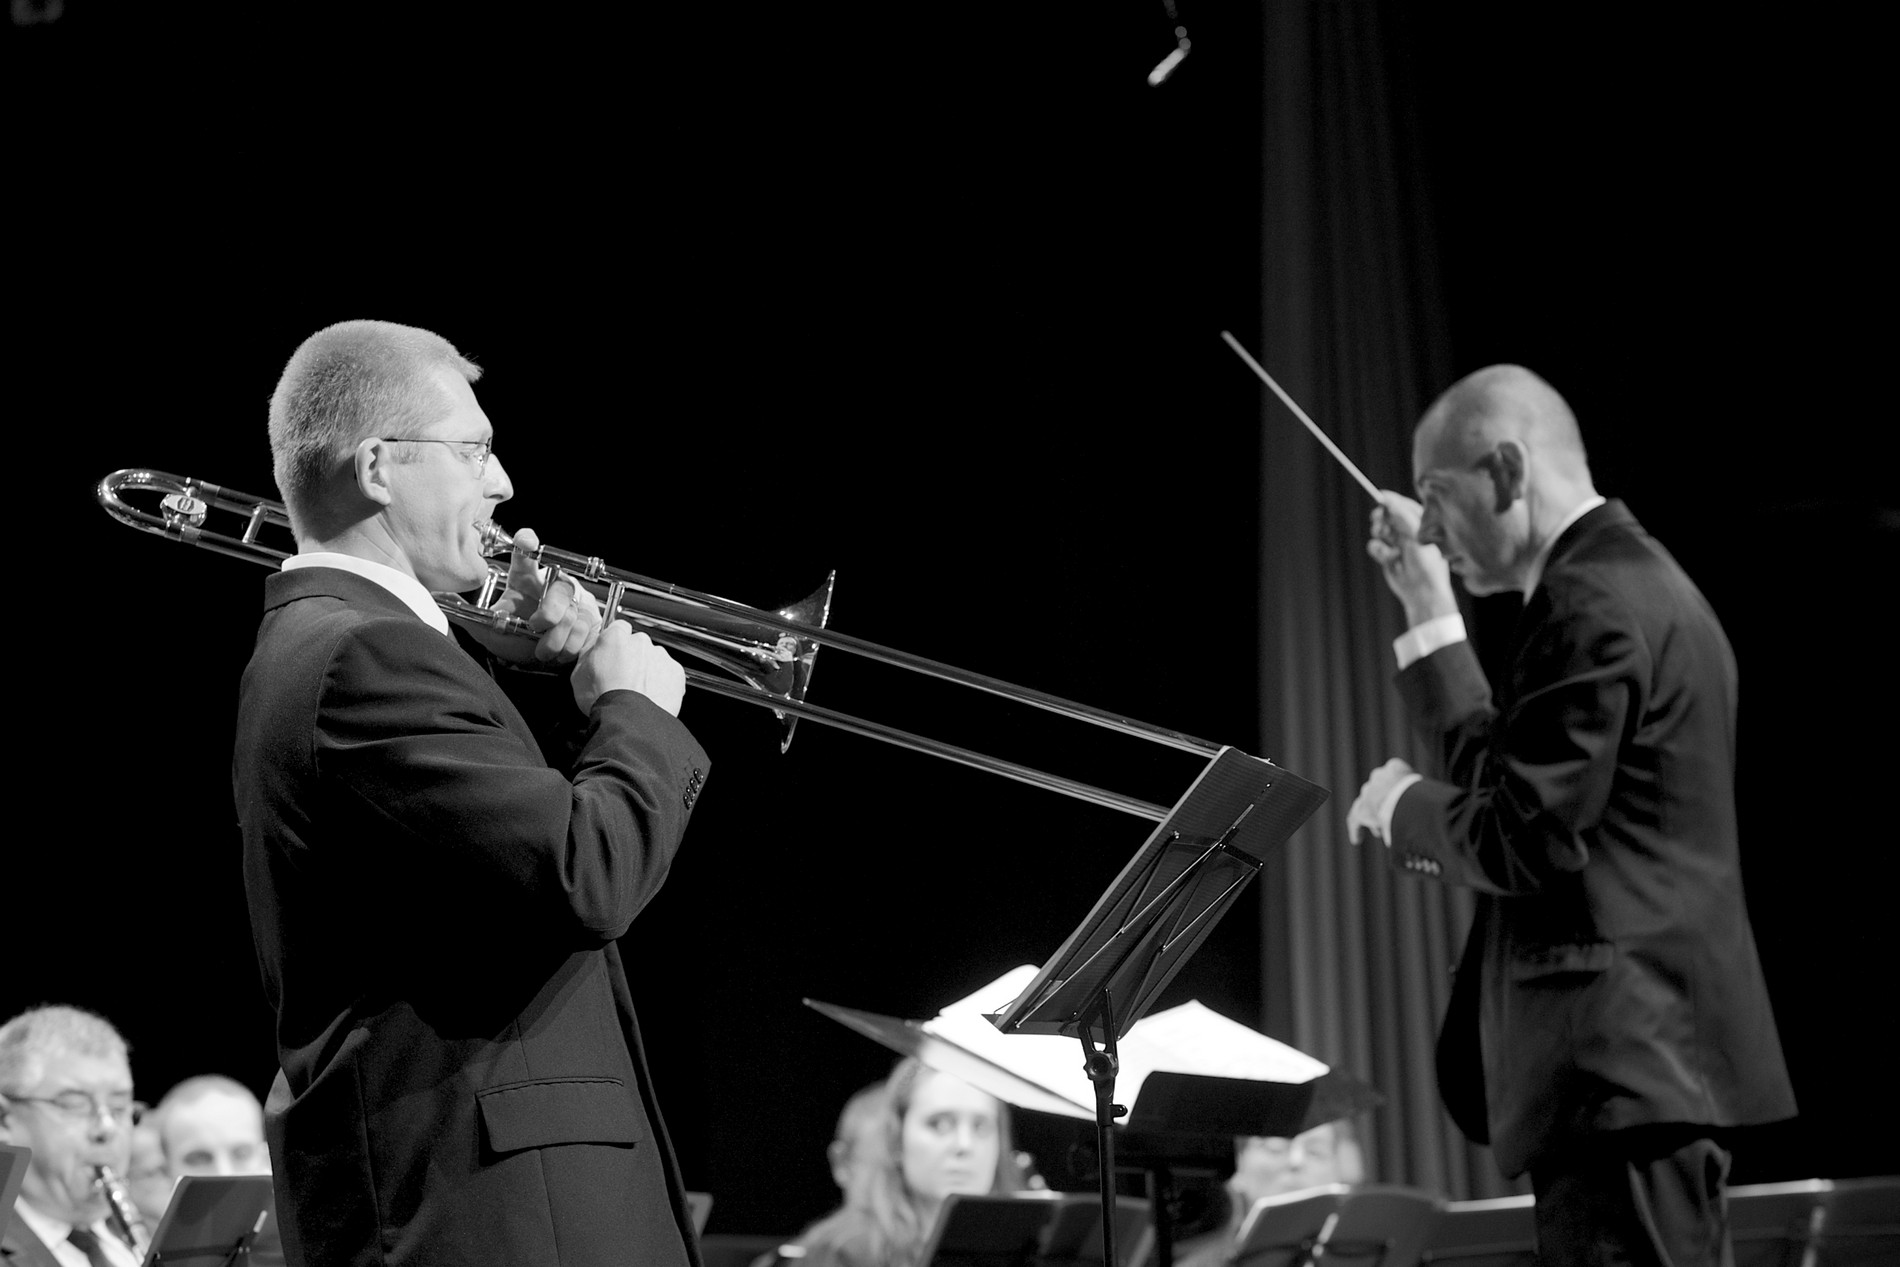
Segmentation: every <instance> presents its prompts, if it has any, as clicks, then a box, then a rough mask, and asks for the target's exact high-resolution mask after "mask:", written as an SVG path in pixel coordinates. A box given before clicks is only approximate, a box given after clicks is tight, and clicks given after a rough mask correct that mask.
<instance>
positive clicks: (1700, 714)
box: [1391, 502, 1794, 1176]
mask: <svg viewBox="0 0 1900 1267" xmlns="http://www.w3.org/2000/svg"><path fill="white" fill-rule="evenodd" d="M1516 639H1517V643H1516V646H1515V648H1514V651H1513V655H1512V659H1511V667H1510V674H1509V679H1508V681H1506V682H1504V683H1503V684H1502V687H1501V689H1500V690H1499V692H1498V696H1497V699H1496V702H1495V703H1494V702H1493V698H1492V692H1491V689H1490V687H1489V685H1488V684H1487V683H1486V681H1485V679H1484V675H1483V673H1482V671H1481V670H1480V669H1479V668H1478V662H1477V659H1476V657H1475V656H1474V655H1473V654H1472V652H1471V649H1470V646H1469V644H1466V643H1461V644H1458V645H1455V646H1451V647H1446V648H1444V649H1442V650H1440V651H1438V652H1435V653H1434V654H1432V655H1430V656H1427V657H1425V658H1424V659H1423V660H1420V661H1418V662H1417V663H1415V664H1413V665H1411V666H1410V667H1409V668H1407V669H1406V670H1405V671H1404V672H1403V673H1401V674H1400V676H1399V686H1400V690H1401V693H1402V694H1403V696H1404V697H1405V701H1406V705H1407V708H1408V711H1409V713H1410V715H1411V717H1412V719H1413V720H1414V722H1415V723H1416V724H1417V725H1418V727H1419V728H1420V730H1421V731H1422V732H1423V733H1424V734H1425V735H1426V736H1427V738H1428V739H1429V741H1430V742H1431V743H1432V744H1433V745H1434V746H1435V747H1436V749H1437V752H1438V754H1439V757H1440V759H1441V763H1442V770H1441V773H1442V775H1443V781H1435V780H1427V781H1426V782H1424V783H1420V784H1418V785H1416V786H1414V787H1413V788H1411V789H1410V790H1408V791H1407V792H1406V794H1405V795H1404V796H1403V797H1402V798H1401V799H1400V801H1399V804H1398V807H1397V810H1396V811H1395V813H1394V815H1393V822H1392V849H1391V856H1392V860H1393V862H1394V863H1395V864H1396V865H1399V866H1401V867H1405V868H1408V869H1410V870H1413V871H1415V872H1421V873H1424V874H1429V875H1436V876H1439V877H1440V878H1442V879H1443V880H1445V881H1446V882H1448V883H1453V884H1464V885H1470V886H1472V887H1474V888H1476V889H1478V890H1479V891H1480V894H1481V896H1480V898H1479V901H1478V910H1477V918H1476V921H1475V923H1474V924H1473V927H1472V930H1471V940H1470V941H1469V943H1468V944H1467V946H1466V950H1465V957H1464V960H1463V962H1462V964H1461V966H1460V968H1459V974H1458V982H1457V985H1456V987H1455V988H1454V991H1453V1000H1452V1006H1451V1008H1450V1010H1449V1012H1448V1014H1447V1017H1446V1022H1445V1029H1444V1032H1443V1034H1442V1036H1441V1038H1440V1043H1439V1083H1440V1087H1441V1090H1442V1091H1443V1092H1444V1095H1445V1100H1446V1104H1447V1106H1448V1107H1449V1108H1450V1109H1451V1111H1452V1115H1453V1117H1454V1118H1455V1119H1456V1120H1457V1121H1458V1124H1459V1125H1460V1127H1461V1128H1463V1129H1464V1131H1465V1132H1466V1133H1467V1134H1468V1135H1470V1136H1471V1137H1472V1138H1474V1139H1476V1140H1478V1141H1480V1142H1485V1141H1487V1140H1488V1141H1489V1142H1490V1144H1491V1145H1492V1147H1493V1148H1494V1150H1495V1151H1496V1154H1497V1159H1498V1163H1499V1165H1500V1167H1501V1168H1502V1169H1503V1171H1504V1173H1505V1174H1506V1175H1507V1176H1514V1175H1517V1174H1521V1173H1523V1172H1524V1171H1525V1170H1527V1169H1529V1168H1530V1167H1532V1166H1533V1165H1536V1164H1538V1163H1539V1162H1540V1161H1542V1160H1543V1159H1545V1158H1546V1157H1548V1156H1549V1155H1551V1154H1552V1152H1553V1151H1554V1150H1559V1149H1561V1148H1563V1146H1564V1145H1565V1143H1566V1142H1574V1141H1575V1140H1577V1139H1578V1138H1579V1137H1582V1136H1588V1135H1593V1134H1597V1133H1600V1132H1605V1131H1611V1130H1616V1129H1619V1128H1623V1127H1629V1126H1637V1125H1643V1124H1649V1123H1657V1122H1687V1123H1698V1124H1707V1125H1711V1126H1717V1127H1722V1126H1733V1125H1740V1124H1746V1123H1757V1122H1766V1121H1773V1120H1776V1119H1779V1118H1785V1117H1789V1116H1791V1115H1793V1113H1794V1096H1793V1092H1792V1091H1791V1089H1790V1087H1789V1084H1788V1076H1787V1070H1786V1068H1785V1066H1784V1064H1783V1062H1782V1055H1781V1043H1780V1039H1779V1037H1778V1035H1777V1033H1776V1030H1775V1022H1774V1017H1773V1015H1772V1014H1771V1013H1770V1011H1769V1006H1768V994H1767V990H1766V987H1765V986H1764V984H1763V981H1762V974H1761V966H1760V963H1759V960H1758V958H1757V956H1756V952H1755V941H1754V936H1753V934H1752V932H1751V931H1750V929H1749V924H1748V913H1747V910H1746V908H1745V907H1744V905H1743V901H1742V878H1741V871H1740V867H1739V861H1738V856H1737V832H1736V821H1735V707H1736V672H1735V657H1734V654H1733V652H1732V651H1731V650H1730V648H1729V644H1728V640H1727V638H1726V637H1725V636H1724V635H1723V633H1722V627H1721V625H1720V624H1719V623H1718V622H1717V621H1716V618H1715V613H1714V612H1713V611H1711V610H1710V608H1709V606H1708V603H1707V602H1706V601H1705V600H1704V599H1703V597H1702V595H1701V593H1700V592H1699V591H1698V590H1697V589H1696V587H1695V585H1694V584H1693V583H1692V582H1691V581H1690V580H1689V578H1688V576H1687V575H1686V574H1685V573H1684V572H1683V571H1682V569H1681V568H1680V567H1678V566H1677V564H1676V562H1675V560H1674V559H1672V558H1671V557H1670V556H1669V554H1668V553H1667V552H1666V551H1665V550H1664V549H1663V548H1662V546H1660V545H1659V544H1657V543H1656V542H1655V541H1654V540H1653V539H1651V538H1650V537H1649V535H1648V534H1647V533H1645V532H1644V531H1643V530H1642V527H1641V526H1640V525H1639V524H1638V523H1637V522H1636V520H1635V519H1634V518H1633V517H1632V516H1631V515H1630V513H1629V511H1628V510H1626V509H1625V508H1624V507H1623V505H1622V504H1621V503H1620V502H1610V503H1608V504H1606V505H1603V506H1599V507H1597V508H1596V509H1595V510H1593V511H1591V512H1590V513H1588V514H1586V515H1584V516H1583V517H1582V518H1581V519H1579V520H1578V521H1577V522H1576V523H1574V524H1572V525H1571V526H1570V528H1569V529H1567V530H1566V531H1565V532H1564V534H1563V535H1562V537H1560V538H1559V539H1558V541H1557V542H1556V544H1555V546H1554V547H1553V548H1552V550H1551V552H1550V555H1549V557H1548V559H1547V561H1546V564H1545V568H1544V574H1543V578H1542V583H1541V584H1540V585H1539V586H1538V588H1537V590H1536V591H1535V592H1534V593H1533V594H1532V595H1531V596H1530V598H1529V600H1528V601H1527V603H1526V606H1525V610H1524V613H1523V616H1522V618H1521V619H1520V621H1519V623H1518V626H1517V629H1516Z"/></svg>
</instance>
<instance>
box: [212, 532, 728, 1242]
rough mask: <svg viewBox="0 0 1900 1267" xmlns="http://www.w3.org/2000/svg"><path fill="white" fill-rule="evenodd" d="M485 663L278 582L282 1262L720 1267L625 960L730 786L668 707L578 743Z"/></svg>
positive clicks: (346, 577)
mask: <svg viewBox="0 0 1900 1267" xmlns="http://www.w3.org/2000/svg"><path fill="white" fill-rule="evenodd" d="M470 648H473V644H472V643H471V644H469V647H464V646H463V645H461V644H460V643H458V641H456V640H454V639H451V638H446V637H444V636H442V635H441V634H439V633H437V632H435V630H433V629H431V628H430V627H429V626H428V625H426V624H425V623H423V622H422V621H421V620H419V619H418V618H417V617H416V615H415V614H414V613H413V612H411V611H410V610H409V609H408V608H407V607H405V606H403V604H402V603H401V602H400V601H399V600H398V599H397V598H395V596H393V595H392V594H390V593H389V592H388V591H386V590H384V589H383V588H382V587H381V586H378V585H376V584H374V583H372V582H370V581H367V580H364V579H362V578H360V577H357V576H355V575H353V574H350V573H347V572H342V571H338V570H333V569H328V568H312V569H307V570H301V571H292V572H283V573H279V574H277V575H275V576H273V577H271V578H270V579H269V581H268V582H267V583H266V589H265V615H264V619H263V623H262V625H261V626H260V628H259V631H258V638H257V645H256V650H255V652H254V654H253V656H252V659H251V663H250V665H249V667H248V668H247V669H246V670H245V674H244V681H243V687H242V695H241V700H240V706H239V717H238V733H237V745H236V754H235V758H234V762H233V785H234V789H235V792H236V797H237V807H238V818H239V820H240V823H241V824H242V827H243V832H244V875H245V886H246V890H247V893H248V897H249V903H250V909H251V920H252V926H253V931H254V934H255V937H256V942H257V949H258V957H259V963H260V966H261V968H262V971H263V976H264V985H265V991H266V994H267V995H268V997H269V1000H270V1002H271V1004H272V1006H273V1007H274V1008H275V1009H276V1013H277V1049H278V1054H279V1058H280V1060H281V1063H282V1066H283V1074H282V1076H281V1078H280V1079H279V1081H280V1084H281V1085H280V1088H279V1089H278V1092H277V1093H276V1094H274V1095H273V1103H272V1104H271V1105H270V1106H269V1108H270V1112H269V1113H268V1115H267V1127H268V1132H269V1139H270V1145H271V1151H272V1155H273V1158H274V1161H275V1171H276V1178H277V1182H276V1191H277V1208H278V1212H279V1214H280V1216H281V1218H282V1224H281V1226H282V1231H283V1237H284V1247H285V1250H286V1253H287V1255H288V1256H289V1259H290V1261H291V1262H292V1263H305V1264H309V1265H310V1267H342V1265H344V1264H399V1263H400V1264H415V1265H422V1264H499V1263H509V1264H515V1263H518V1264H528V1263H533V1264H537V1265H539V1264H550V1265H552V1264H560V1265H562V1267H573V1265H575V1264H599V1265H600V1267H609V1265H611V1267H624V1265H625V1264H629V1263H644V1264H655V1265H656V1267H657V1265H659V1264H673V1263H688V1262H696V1261H697V1260H698V1251H697V1245H696V1241H695V1238H694V1237H693V1234H692V1231H691V1221H690V1216H689V1215H688V1212H687V1206H686V1200H685V1191H684V1185H683V1184H682V1183H681V1182H680V1176H679V1174H678V1170H677V1167H676V1165H675V1163H674V1159H673V1154H672V1150H671V1147H670V1145H669V1144H668V1141H667V1139H666V1136H665V1133H664V1129H663V1127H662V1125H661V1122H660V1117H659V1113H658V1110H657V1108H656V1106H655V1103H654V1097H653V1090H652V1087H651V1085H650V1081H649V1077H648V1073H647V1068H646V1062H645V1058H644V1056H643V1054H642V1052H641V1047H640V1037H639V1031H638V1028H637V1025H636V1023H635V1020H634V1014H633V1006H632V1001H631V993H630V990H629V986H628V980H627V973H626V968H625V966H624V964H623V963H622V960H621V956H620V953H619V950H618V948H617V947H616V945H615V939H616V938H618V937H619V936H620V935H621V934H622V933H624V932H626V930H627V928H628V926H629V925H630V924H631V923H632V921H633V918H634V916H635V915H636V914H637V913H638V912H639V911H640V909H641V907H643V906H644V905H645V904H646V902H647V901H648V900H649V899H650V898H652V896H653V895H654V894H655V893H656V892H657V891H658V889H659V887H660V885H661V883H662V881H664V879H665V878H666V873H667V869H668V867H669V866H670V865H671V862H672V858H673V854H674V851H675V850H676V849H677V848H678V846H679V842H680V838H681V835H682V833H683V832H684V831H685V828H686V822H687V818H688V816H689V814H690V812H691V809H692V805H693V801H694V799H695V798H696V797H697V796H698V793H699V788H700V784H701V782H702V780H703V779H704V777H705V773H704V772H705V770H706V769H707V767H708V765H709V764H710V763H709V762H708V760H707V757H706V754H705V752H704V751H703V750H702V749H701V748H700V747H699V745H698V744H697V743H695V742H694V741H693V738H692V736H691V735H689V734H688V733H687V732H686V729H685V728H684V727H683V726H681V725H680V724H679V722H678V721H677V720H675V719H674V718H672V717H670V716H668V715H667V714H666V713H665V712H664V711H663V710H661V709H660V708H659V707H657V706H656V705H654V704H653V703H652V702H651V701H650V700H648V699H646V698H645V697H644V696H642V695H639V694H637V693H635V692H632V691H614V692H609V693H607V694H604V695H602V696H601V697H600V699H599V700H598V701H597V702H596V703H595V705H594V707H593V711H592V713H591V715H590V716H588V717H586V718H582V717H581V715H580V713H579V711H578V710H577V709H576V708H575V707H574V704H573V698H572V696H571V694H570V693H569V687H568V683H567V679H566V677H565V675H540V674H529V673H522V672H517V671H514V670H506V669H502V670H497V671H496V675H495V676H491V672H490V670H489V669H488V668H486V667H484V665H483V664H482V663H479V662H478V661H477V659H476V658H475V655H474V654H471V649H470ZM497 676H498V677H500V678H501V679H504V680H506V684H507V690H506V691H504V690H503V688H502V685H501V684H500V683H499V682H498V681H497ZM511 696H512V698H511ZM531 718H532V719H533V720H534V721H535V723H536V724H535V725H534V727H533V728H531V726H530V719H531ZM570 723H571V724H570ZM537 732H538V733H539V735H540V739H539V740H537V737H536V735H537ZM544 743H545V744H547V745H549V749H551V750H547V751H544V747H543V744H544ZM650 970H660V971H672V970H674V965H651V966H650Z"/></svg>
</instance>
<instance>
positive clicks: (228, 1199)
mask: <svg viewBox="0 0 1900 1267" xmlns="http://www.w3.org/2000/svg"><path fill="white" fill-rule="evenodd" d="M270 1209H271V1177H270V1176H269V1175H185V1176H183V1177H182V1178H180V1179H179V1180H178V1185H177V1186H176V1187H175V1188H173V1189H172V1199H171V1204H169V1205H167V1206H166V1207H165V1217H164V1218H162V1219H160V1220H159V1221H158V1230H157V1231H156V1232H154V1233H152V1245H151V1248H150V1249H148V1250H146V1251H145V1261H144V1264H143V1267H160V1265H161V1264H165V1265H170V1264H179V1265H186V1267H225V1265H227V1264H235V1263H242V1262H244V1261H245V1259H246V1257H247V1256H248V1255H249V1253H250V1249H251V1245H252V1244H253V1242H255V1241H256V1240H257V1236H258V1233H259V1232H261V1231H262V1230H263V1227H264V1223H265V1220H266V1219H267V1218H269V1214H268V1211H269V1210H270Z"/></svg>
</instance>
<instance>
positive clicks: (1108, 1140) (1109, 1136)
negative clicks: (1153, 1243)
mask: <svg viewBox="0 0 1900 1267" xmlns="http://www.w3.org/2000/svg"><path fill="white" fill-rule="evenodd" d="M1101 1017H1102V1034H1103V1036H1104V1037H1105V1039H1106V1040H1107V1041H1106V1042H1104V1044H1103V1045H1102V1046H1101V1047H1099V1048H1098V1047H1096V1045H1095V1044H1094V1042H1093V1041H1092V1040H1091V1039H1090V1038H1089V1032H1090V1031H1089V1027H1088V1026H1087V1025H1084V1026H1082V1027H1081V1029H1080V1030H1079V1031H1077V1037H1078V1038H1080V1039H1081V1040H1082V1067H1083V1068H1084V1069H1086V1070H1087V1071H1088V1075H1089V1081H1090V1082H1092V1083H1094V1084H1095V1160H1096V1168H1097V1172H1098V1174H1099V1176H1100V1178H1101V1184H1102V1267H1118V1264H1119V1263H1120V1262H1121V1260H1120V1259H1118V1258H1116V1257H1115V1119H1116V1118H1118V1117H1121V1116H1122V1115H1123V1114H1125V1113H1127V1112H1128V1110H1127V1109H1125V1108H1123V1107H1122V1106H1121V1105H1119V1104H1117V1103H1115V1075H1116V1074H1117V1073H1119V1072H1120V1071H1121V1059H1120V1057H1119V1056H1117V1055H1116V1054H1115V1008H1114V1002H1113V1000H1111V999H1110V997H1109V993H1108V991H1106V990H1104V991H1103V992H1102V1010H1101Z"/></svg>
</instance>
